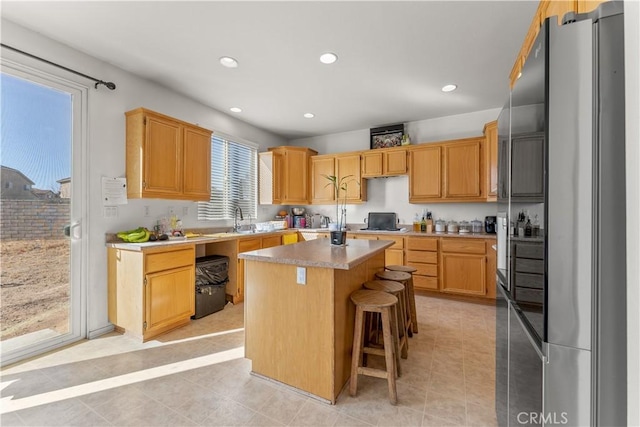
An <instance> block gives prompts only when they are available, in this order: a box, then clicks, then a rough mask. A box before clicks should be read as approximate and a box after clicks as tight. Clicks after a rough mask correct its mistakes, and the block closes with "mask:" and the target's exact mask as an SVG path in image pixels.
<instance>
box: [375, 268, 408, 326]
mask: <svg viewBox="0 0 640 427" xmlns="http://www.w3.org/2000/svg"><path fill="white" fill-rule="evenodd" d="M412 277H413V276H412V275H411V274H409V273H405V272H404V271H388V270H383V271H378V272H377V273H376V278H378V279H382V280H391V281H393V282H399V283H400V284H402V285H403V286H404V291H403V293H402V299H401V303H402V304H403V306H404V314H405V317H404V319H405V320H404V333H405V334H407V335H409V336H413V320H412V318H411V307H410V304H409V280H411V278H412Z"/></svg>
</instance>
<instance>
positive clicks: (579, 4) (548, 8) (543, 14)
mask: <svg viewBox="0 0 640 427" xmlns="http://www.w3.org/2000/svg"><path fill="white" fill-rule="evenodd" d="M601 3H604V1H603V0H595V1H592V0H541V1H540V3H539V4H538V9H537V10H536V13H535V14H534V16H533V18H532V20H531V24H530V25H529V30H528V31H527V34H526V35H525V38H524V41H523V42H522V47H521V48H520V52H519V53H518V56H517V57H516V60H515V62H514V64H513V68H512V69H511V74H510V75H509V81H510V83H511V87H513V85H514V84H515V83H516V81H517V80H518V78H519V77H520V72H521V71H522V68H523V67H524V63H525V61H526V59H527V56H528V55H529V52H530V51H531V47H532V46H533V42H534V41H535V39H536V37H537V36H538V32H539V31H540V27H541V26H542V23H543V22H544V20H545V19H546V18H548V17H550V16H556V17H557V19H555V20H554V19H551V20H550V22H551V23H553V24H557V25H561V24H562V18H563V17H564V15H565V14H567V13H568V12H578V13H585V12H591V11H592V10H594V9H595V8H596V7H598V6H599V5H600V4H601Z"/></svg>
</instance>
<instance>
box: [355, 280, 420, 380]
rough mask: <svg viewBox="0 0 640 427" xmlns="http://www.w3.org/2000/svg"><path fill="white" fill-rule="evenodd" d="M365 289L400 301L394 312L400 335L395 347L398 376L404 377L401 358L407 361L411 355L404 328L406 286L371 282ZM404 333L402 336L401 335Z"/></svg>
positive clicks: (365, 285) (394, 283)
mask: <svg viewBox="0 0 640 427" xmlns="http://www.w3.org/2000/svg"><path fill="white" fill-rule="evenodd" d="M362 286H363V287H364V288H365V289H369V290H372V291H382V292H386V293H388V294H391V295H393V296H394V297H396V298H397V299H398V305H397V306H396V307H394V310H392V313H391V315H392V319H391V321H392V322H395V324H396V325H397V328H398V335H397V336H394V337H393V338H394V347H395V349H396V364H397V365H398V376H401V375H402V369H401V367H400V357H401V356H402V358H403V359H406V358H407V356H408V355H409V340H408V339H407V328H406V327H405V326H404V325H405V321H404V319H406V315H405V313H404V303H403V296H404V285H403V284H402V283H399V282H392V281H391V280H371V281H369V282H365V283H364V284H363V285H362ZM400 332H402V334H400Z"/></svg>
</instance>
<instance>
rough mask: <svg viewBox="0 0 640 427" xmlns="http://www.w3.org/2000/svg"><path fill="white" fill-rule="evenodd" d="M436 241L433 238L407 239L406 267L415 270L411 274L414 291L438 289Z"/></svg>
mask: <svg viewBox="0 0 640 427" xmlns="http://www.w3.org/2000/svg"><path fill="white" fill-rule="evenodd" d="M438 240H439V239H438V238H434V237H413V236H410V237H407V265H409V266H411V267H414V268H417V271H416V272H415V273H413V286H414V288H415V289H424V290H430V291H437V290H438V289H439V285H438Z"/></svg>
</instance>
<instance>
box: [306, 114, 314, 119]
mask: <svg viewBox="0 0 640 427" xmlns="http://www.w3.org/2000/svg"><path fill="white" fill-rule="evenodd" d="M303 115H304V118H305V119H313V118H314V117H315V116H316V115H315V114H313V113H304V114H303Z"/></svg>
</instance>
